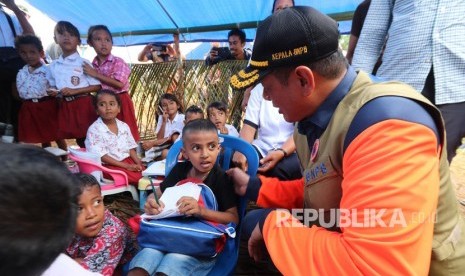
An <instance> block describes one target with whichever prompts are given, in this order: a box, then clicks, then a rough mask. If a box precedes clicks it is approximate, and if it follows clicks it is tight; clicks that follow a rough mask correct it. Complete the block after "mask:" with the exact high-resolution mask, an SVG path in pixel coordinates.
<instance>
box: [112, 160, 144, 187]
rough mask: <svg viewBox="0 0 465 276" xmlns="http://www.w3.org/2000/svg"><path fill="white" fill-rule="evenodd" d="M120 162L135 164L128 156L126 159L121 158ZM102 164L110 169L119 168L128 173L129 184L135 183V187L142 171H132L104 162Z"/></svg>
mask: <svg viewBox="0 0 465 276" xmlns="http://www.w3.org/2000/svg"><path fill="white" fill-rule="evenodd" d="M121 162H124V163H126V164H136V162H134V160H132V158H131V157H130V156H129V157H127V158H126V159H123V160H121ZM104 166H105V167H107V168H109V169H112V170H119V171H123V172H125V173H126V174H127V175H128V182H129V184H131V185H135V186H136V187H137V185H138V184H139V180H140V179H141V178H142V172H133V171H130V170H126V169H123V168H121V167H117V166H112V165H108V164H104Z"/></svg>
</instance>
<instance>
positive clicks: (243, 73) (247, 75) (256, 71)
mask: <svg viewBox="0 0 465 276" xmlns="http://www.w3.org/2000/svg"><path fill="white" fill-rule="evenodd" d="M257 73H258V70H252V72H249V73H246V72H245V71H244V70H241V71H239V73H238V75H239V77H241V78H243V79H247V78H250V77H251V76H253V75H255V74H257Z"/></svg>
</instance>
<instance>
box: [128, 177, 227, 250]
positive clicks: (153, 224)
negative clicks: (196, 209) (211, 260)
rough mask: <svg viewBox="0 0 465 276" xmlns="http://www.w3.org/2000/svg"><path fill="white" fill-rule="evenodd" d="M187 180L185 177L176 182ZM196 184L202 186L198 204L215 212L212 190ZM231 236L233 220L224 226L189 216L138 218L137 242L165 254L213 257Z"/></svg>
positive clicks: (216, 206) (215, 205)
mask: <svg viewBox="0 0 465 276" xmlns="http://www.w3.org/2000/svg"><path fill="white" fill-rule="evenodd" d="M187 181H188V179H186V180H185V181H183V182H182V183H178V184H177V185H182V184H184V183H186V182H187ZM197 185H199V186H200V187H201V188H202V190H201V193H200V197H199V205H203V206H205V207H206V208H208V209H211V210H215V211H217V210H218V203H217V202H216V198H215V195H214V194H213V191H212V190H211V189H210V188H209V187H208V186H207V185H205V184H197ZM235 236H236V230H235V225H234V223H229V224H227V225H224V224H220V223H215V222H211V221H206V220H203V219H199V218H196V217H192V216H190V217H187V216H182V217H171V218H163V219H157V220H155V219H154V220H150V219H146V218H144V217H142V218H141V221H140V230H139V234H138V236H137V241H138V243H139V246H141V247H142V248H154V249H157V250H160V251H163V252H166V253H179V254H184V255H189V256H194V257H215V256H216V255H217V254H218V253H220V252H221V251H222V250H223V248H224V246H225V244H226V242H227V240H228V239H234V238H235Z"/></svg>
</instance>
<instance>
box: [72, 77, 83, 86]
mask: <svg viewBox="0 0 465 276" xmlns="http://www.w3.org/2000/svg"><path fill="white" fill-rule="evenodd" d="M80 82H81V79H80V78H79V77H78V76H71V84H72V85H74V86H78V85H79V83H80Z"/></svg>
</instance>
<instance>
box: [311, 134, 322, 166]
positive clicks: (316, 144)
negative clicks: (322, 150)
mask: <svg viewBox="0 0 465 276" xmlns="http://www.w3.org/2000/svg"><path fill="white" fill-rule="evenodd" d="M319 147H320V139H316V140H315V142H314V143H313V147H312V152H311V153H310V161H312V162H313V161H315V158H316V156H317V155H318V148H319Z"/></svg>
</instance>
